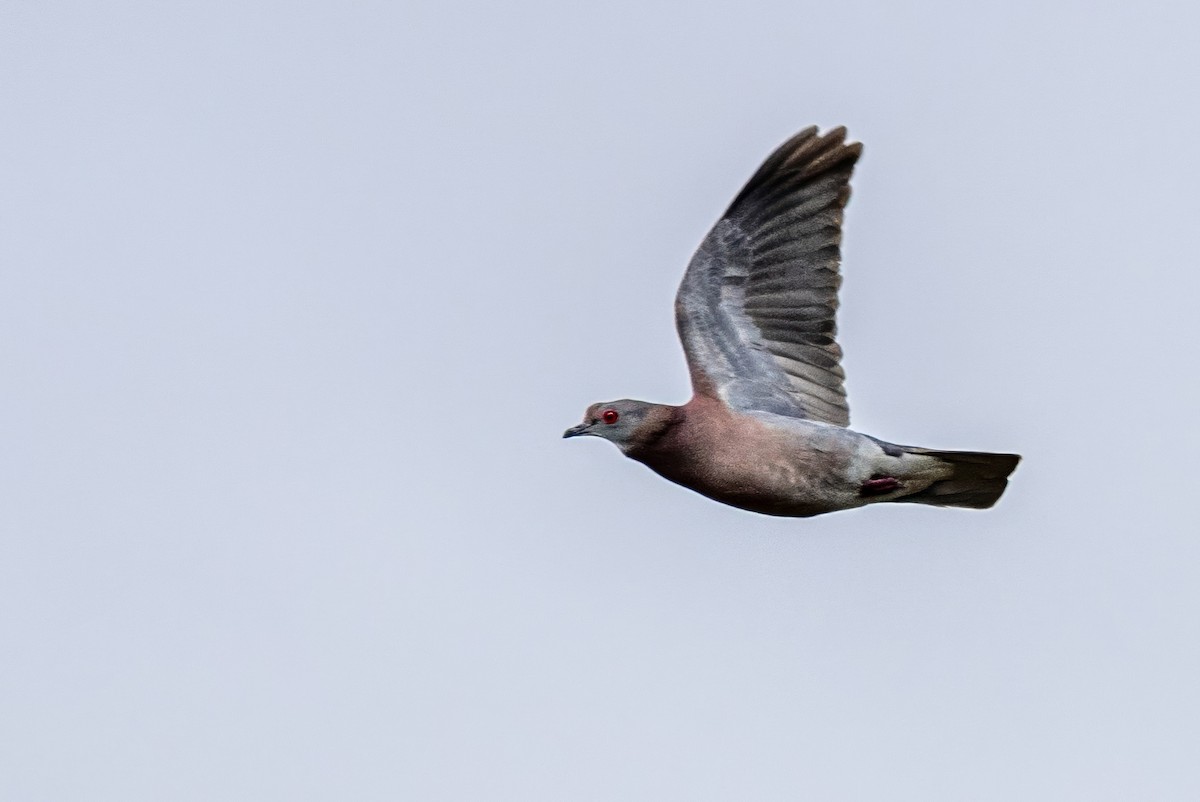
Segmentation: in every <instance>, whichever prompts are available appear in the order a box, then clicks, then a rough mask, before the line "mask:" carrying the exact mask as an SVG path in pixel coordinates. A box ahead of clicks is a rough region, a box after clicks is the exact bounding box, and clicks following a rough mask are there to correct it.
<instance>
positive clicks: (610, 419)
mask: <svg viewBox="0 0 1200 802" xmlns="http://www.w3.org/2000/svg"><path fill="white" fill-rule="evenodd" d="M620 417H621V416H620V415H619V414H617V411H616V410H615V409H606V410H604V412H602V413H601V414H600V420H602V421H604V422H605V423H616V422H617V419H618V418H620Z"/></svg>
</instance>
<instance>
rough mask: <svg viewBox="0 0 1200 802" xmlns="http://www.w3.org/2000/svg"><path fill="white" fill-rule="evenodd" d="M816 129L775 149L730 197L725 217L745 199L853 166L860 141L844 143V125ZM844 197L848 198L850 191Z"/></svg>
mask: <svg viewBox="0 0 1200 802" xmlns="http://www.w3.org/2000/svg"><path fill="white" fill-rule="evenodd" d="M817 130H818V129H817V126H815V125H812V126H809V127H808V128H805V129H804V130H803V131H801V132H800V133H798V134H796V135H795V136H793V137H792V138H791V139H789V140H788V141H787V142H784V143H783V144H782V145H780V146H779V147H778V148H776V149H775V152H774V153H772V154H771V155H770V156H768V157H767V159H766V161H764V162H763V164H762V166H761V167H759V168H758V171H757V172H756V173H755V174H754V175H753V176H751V178H750V180H749V181H747V182H746V186H744V187H742V191H741V192H739V193H738V195H737V197H736V198H734V199H733V203H731V204H730V205H729V209H728V211H726V213H725V214H726V216H729V215H730V214H732V213H734V212H735V211H736V210H737V209H738V207H740V206H741V205H742V204H743V203H745V202H746V201H747V200H748V199H750V198H752V197H755V196H761V195H763V194H766V193H770V192H773V191H774V190H776V189H778V188H780V187H781V186H784V185H787V184H795V183H799V182H804V181H810V180H812V179H813V178H816V177H817V176H820V175H821V174H823V173H827V172H831V171H833V170H837V169H841V168H853V166H854V164H855V162H857V161H858V158H859V157H860V156H861V155H862V143H861V142H849V143H847V142H846V141H845V140H846V128H845V126H841V125H839V126H838V127H837V128H832V129H830V130H829V131H827V132H825V133H824V134H821V135H819V134H818V133H817ZM846 197H847V199H848V198H849V193H847V195H846ZM843 203H844V201H843Z"/></svg>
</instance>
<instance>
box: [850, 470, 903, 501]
mask: <svg viewBox="0 0 1200 802" xmlns="http://www.w3.org/2000/svg"><path fill="white" fill-rule="evenodd" d="M899 489H900V480H899V479H897V478H896V477H894V476H878V475H876V476H872V477H871V478H870V479H868V480H867V481H865V482H863V485H862V487H861V488H859V491H858V494H859V495H860V496H882V495H885V494H887V493H891V492H892V491H893V490H899Z"/></svg>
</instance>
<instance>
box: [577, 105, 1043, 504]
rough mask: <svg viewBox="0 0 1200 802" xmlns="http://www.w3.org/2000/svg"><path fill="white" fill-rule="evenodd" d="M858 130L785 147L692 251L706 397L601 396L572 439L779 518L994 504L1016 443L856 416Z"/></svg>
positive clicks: (684, 327) (698, 385)
mask: <svg viewBox="0 0 1200 802" xmlns="http://www.w3.org/2000/svg"><path fill="white" fill-rule="evenodd" d="M844 135H845V131H844V129H836V130H834V131H832V132H830V133H829V134H826V135H825V136H818V135H817V133H816V129H815V128H810V129H807V130H805V131H803V132H801V133H800V134H799V135H797V136H796V137H794V138H793V139H792V140H790V141H789V142H787V143H785V144H784V145H783V147H781V148H780V149H779V150H778V151H776V152H775V154H773V155H772V156H771V157H770V158H768V159H767V161H766V162H765V163H764V164H763V166H762V167H761V168H760V169H759V171H758V173H756V174H755V176H754V177H753V178H751V180H750V182H749V183H748V184H747V185H746V187H745V188H744V189H743V190H742V192H741V193H740V194H739V195H738V197H737V198H736V199H735V200H734V202H733V204H732V205H731V206H730V208H729V211H727V212H726V214H725V216H724V217H723V218H722V219H721V220H720V221H718V223H717V224H716V225H715V226H714V227H713V229H712V231H711V232H710V233H709V235H708V237H706V238H705V240H704V242H703V243H702V244H701V246H700V249H699V250H698V251H697V253H696V256H695V257H694V258H693V259H692V263H691V265H690V266H689V267H688V270H687V273H686V274H685V276H684V279H683V283H682V285H681V286H680V289H679V294H678V296H677V298H676V305H675V308H676V323H677V326H678V328H679V332H680V337H681V339H682V340H683V344H684V350H685V352H686V354H687V357H688V365H689V367H690V369H691V374H692V385H693V390H694V396H693V398H692V399H691V401H689V402H688V403H687V404H684V405H683V406H678V407H676V406H668V405H663V404H650V403H647V402H643V401H631V400H621V401H613V402H609V403H605V404H593V405H592V406H591V407H589V408H588V411H587V413H586V415H585V418H584V422H583V423H582V424H580V425H579V426H576V427H573V428H572V429H569V430H567V432H566V434H565V435H564V436H568V437H569V436H575V435H580V434H591V435H597V436H600V437H604V438H605V439H609V440H612V441H613V442H614V443H615V444H616V445H617V446H619V447H620V448H621V450H622V451H623V452H624V453H625V455H626V456H628V457H630V458H631V459H634V460H637V461H638V462H641V463H643V464H645V465H646V466H647V467H649V468H650V469H652V470H653V471H655V472H656V473H658V474H660V475H661V476H663V477H664V478H666V479H669V480H670V481H672V482H675V483H677V484H680V485H682V486H684V487H688V488H690V489H692V490H695V491H696V492H698V493H701V494H703V495H705V496H708V497H709V498H712V499H714V500H716V501H720V502H723V503H725V504H730V505H732V506H734V507H739V508H742V509H746V510H751V511H753V512H758V513H764V514H768V515H784V516H795V517H809V516H813V515H819V514H821V513H825V512H832V511H835V510H844V509H852V508H854V507H861V506H863V505H865V504H870V503H875V502H886V501H911V502H917V503H923V504H933V505H936V506H959V507H974V508H984V507H990V506H991V505H992V504H994V503H995V501H996V500H997V499H998V498H999V497H1000V494H1001V493H1002V492H1003V491H1004V487H1005V486H1006V484H1007V477H1008V475H1009V474H1010V473H1011V472H1012V471H1013V470H1014V469H1015V467H1016V464H1017V462H1018V461H1019V459H1020V458H1019V457H1017V456H1016V455H1011V454H984V453H975V452H954V451H931V450H929V449H922V448H915V447H911V446H897V445H893V444H891V443H886V442H884V441H881V440H878V439H876V438H873V437H870V436H868V435H864V434H860V433H858V432H855V431H852V430H850V429H848V428H846V425H847V423H848V421H849V415H848V412H847V406H846V402H845V391H844V389H843V387H842V375H843V374H842V369H841V365H840V357H841V349H840V348H839V347H838V345H837V342H836V341H835V340H834V333H835V331H836V325H835V321H834V313H835V311H836V308H837V289H838V285H839V284H840V281H841V278H840V275H839V273H838V267H839V262H840V252H839V245H840V241H841V221H842V208H843V207H844V205H845V203H846V200H847V199H848V198H849V177H850V172H851V170H852V168H853V165H854V162H855V161H856V160H857V158H858V155H859V153H860V152H861V146H859V145H857V144H854V145H846V144H844V142H843V138H844Z"/></svg>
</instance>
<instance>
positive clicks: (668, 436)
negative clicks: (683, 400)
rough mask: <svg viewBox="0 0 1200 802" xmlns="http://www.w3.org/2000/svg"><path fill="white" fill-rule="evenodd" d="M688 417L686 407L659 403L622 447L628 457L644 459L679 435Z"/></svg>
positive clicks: (666, 445)
mask: <svg viewBox="0 0 1200 802" xmlns="http://www.w3.org/2000/svg"><path fill="white" fill-rule="evenodd" d="M686 419H687V411H686V408H685V407H673V406H671V405H670V404H658V405H656V406H655V407H654V408H653V409H651V410H650V412H649V414H647V415H646V417H645V419H644V420H642V422H641V424H639V425H638V427H637V430H636V431H635V432H634V433H633V437H632V438H630V440H629V441H628V443H626V445H625V447H624V448H623V449H622V450H623V451H624V452H625V455H626V456H627V457H632V458H633V459H636V460H642V458H643V457H644V456H646V455H649V454H653V453H655V452H658V451H661V450H663V449H664V448H666V447H668V446H669V443H670V442H671V441H672V440H674V439H675V438H676V437H677V436H678V435H679V432H680V430H681V429H682V426H683V424H684V422H685V421H686Z"/></svg>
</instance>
